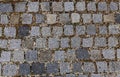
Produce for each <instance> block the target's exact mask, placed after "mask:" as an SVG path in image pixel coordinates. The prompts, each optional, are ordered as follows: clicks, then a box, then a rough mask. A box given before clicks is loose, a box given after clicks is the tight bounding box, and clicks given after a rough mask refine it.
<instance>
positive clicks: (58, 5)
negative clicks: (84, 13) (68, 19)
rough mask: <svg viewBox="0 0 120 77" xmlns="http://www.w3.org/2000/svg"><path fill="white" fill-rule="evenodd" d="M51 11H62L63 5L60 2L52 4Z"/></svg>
mask: <svg viewBox="0 0 120 77" xmlns="http://www.w3.org/2000/svg"><path fill="white" fill-rule="evenodd" d="M52 9H53V11H59V12H61V11H63V3H62V2H52Z"/></svg>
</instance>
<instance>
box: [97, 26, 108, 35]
mask: <svg viewBox="0 0 120 77" xmlns="http://www.w3.org/2000/svg"><path fill="white" fill-rule="evenodd" d="M107 33H108V32H107V27H106V26H99V34H107Z"/></svg>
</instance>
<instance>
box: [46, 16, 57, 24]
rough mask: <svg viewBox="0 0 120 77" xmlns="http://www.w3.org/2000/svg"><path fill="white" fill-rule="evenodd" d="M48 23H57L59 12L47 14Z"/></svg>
mask: <svg viewBox="0 0 120 77" xmlns="http://www.w3.org/2000/svg"><path fill="white" fill-rule="evenodd" d="M46 16H47V24H55V23H56V21H57V14H47V15H46Z"/></svg>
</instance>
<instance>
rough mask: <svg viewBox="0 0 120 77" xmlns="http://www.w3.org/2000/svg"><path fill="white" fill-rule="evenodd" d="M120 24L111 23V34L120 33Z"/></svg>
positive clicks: (109, 27)
mask: <svg viewBox="0 0 120 77" xmlns="http://www.w3.org/2000/svg"><path fill="white" fill-rule="evenodd" d="M119 27H120V26H119V25H109V26H108V29H109V34H118V33H120V31H119Z"/></svg>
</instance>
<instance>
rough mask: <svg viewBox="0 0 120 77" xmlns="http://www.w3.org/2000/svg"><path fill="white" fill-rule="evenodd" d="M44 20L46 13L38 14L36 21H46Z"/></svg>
mask: <svg viewBox="0 0 120 77" xmlns="http://www.w3.org/2000/svg"><path fill="white" fill-rule="evenodd" d="M44 22H45V15H43V14H36V23H44Z"/></svg>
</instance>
